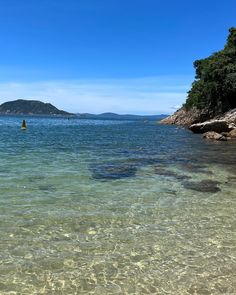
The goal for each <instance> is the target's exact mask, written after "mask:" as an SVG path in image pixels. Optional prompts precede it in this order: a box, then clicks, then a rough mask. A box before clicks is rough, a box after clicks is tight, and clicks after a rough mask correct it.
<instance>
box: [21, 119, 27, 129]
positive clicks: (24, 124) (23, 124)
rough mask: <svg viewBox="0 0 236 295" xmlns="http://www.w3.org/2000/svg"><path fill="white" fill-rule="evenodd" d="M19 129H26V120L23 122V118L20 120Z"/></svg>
mask: <svg viewBox="0 0 236 295" xmlns="http://www.w3.org/2000/svg"><path fill="white" fill-rule="evenodd" d="M21 130H26V122H25V120H23V121H22V125H21Z"/></svg>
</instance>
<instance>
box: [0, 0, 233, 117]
mask: <svg viewBox="0 0 236 295" xmlns="http://www.w3.org/2000/svg"><path fill="white" fill-rule="evenodd" d="M232 26H236V1H235V0H224V1H219V0H214V1H213V0H205V1H203V0H198V1H191V0H178V1H177V0H172V1H171V0H40V1H39V0H38V1H36V0H0V36H1V46H0V103H2V102H5V101H8V100H12V99H17V98H25V99H39V100H42V101H44V102H51V103H53V104H55V105H56V106H57V107H59V108H61V109H65V110H67V111H72V112H93V113H100V112H106V111H112V112H117V113H137V114H159V113H171V112H173V111H174V109H175V108H177V107H178V106H180V105H181V104H182V103H183V102H184V101H185V98H186V92H187V91H188V90H189V88H190V86H191V82H192V81H193V79H194V69H193V66H192V64H193V61H194V60H196V59H199V58H204V57H207V56H208V55H209V54H211V53H212V52H215V51H217V50H219V49H221V48H223V46H224V44H225V41H226V37H227V34H228V29H229V27H232Z"/></svg>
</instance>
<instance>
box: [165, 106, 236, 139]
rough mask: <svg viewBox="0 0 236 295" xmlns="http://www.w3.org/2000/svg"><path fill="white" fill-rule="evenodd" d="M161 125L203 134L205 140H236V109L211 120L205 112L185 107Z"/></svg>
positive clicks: (209, 115)
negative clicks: (184, 128)
mask: <svg viewBox="0 0 236 295" xmlns="http://www.w3.org/2000/svg"><path fill="white" fill-rule="evenodd" d="M161 124H168V125H172V124H173V125H178V126H184V127H186V128H188V129H189V130H191V131H192V132H194V133H202V134H203V138H206V139H211V140H223V141H226V140H231V139H236V108H235V109H232V110H230V111H228V112H226V113H224V114H222V115H218V116H215V117H213V118H211V114H209V112H206V111H204V110H201V111H200V110H198V109H196V108H192V109H191V110H186V109H185V108H184V107H182V108H181V109H179V110H178V111H176V112H175V113H174V114H173V115H171V116H169V117H167V118H165V119H163V120H162V121H161Z"/></svg>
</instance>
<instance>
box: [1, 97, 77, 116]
mask: <svg viewBox="0 0 236 295" xmlns="http://www.w3.org/2000/svg"><path fill="white" fill-rule="evenodd" d="M0 114H1V115H48V116H54V115H58V116H72V115H74V114H72V113H68V112H65V111H62V110H59V109H57V108H56V107H55V106H53V105H52V104H50V103H44V102H41V101H38V100H24V99H18V100H14V101H8V102H5V103H3V104H2V105H0Z"/></svg>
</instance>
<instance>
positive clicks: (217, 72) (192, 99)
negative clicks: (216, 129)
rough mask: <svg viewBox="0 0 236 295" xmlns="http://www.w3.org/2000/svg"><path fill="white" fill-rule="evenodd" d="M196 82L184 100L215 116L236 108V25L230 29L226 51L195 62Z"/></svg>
mask: <svg viewBox="0 0 236 295" xmlns="http://www.w3.org/2000/svg"><path fill="white" fill-rule="evenodd" d="M194 67H195V69H196V77H195V81H194V82H193V84H192V88H191V90H190V91H189V93H188V98H187V101H186V103H185V105H184V106H185V107H186V108H187V109H191V108H192V107H193V106H195V107H197V108H198V109H204V110H207V112H208V113H210V114H212V115H216V114H219V113H222V112H225V111H228V110H229V109H233V108H236V28H231V29H230V30H229V36H228V39H227V43H226V45H225V47H224V49H223V50H221V51H219V52H216V53H214V54H212V55H211V56H210V57H208V58H205V59H200V60H196V61H195V62H194Z"/></svg>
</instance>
